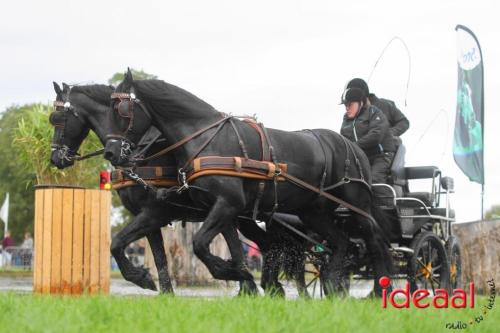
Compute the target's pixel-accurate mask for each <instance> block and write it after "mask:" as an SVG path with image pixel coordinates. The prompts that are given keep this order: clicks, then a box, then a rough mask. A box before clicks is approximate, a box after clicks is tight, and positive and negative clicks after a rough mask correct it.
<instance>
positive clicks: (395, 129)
mask: <svg viewBox="0 0 500 333" xmlns="http://www.w3.org/2000/svg"><path fill="white" fill-rule="evenodd" d="M346 88H359V89H361V90H363V92H364V93H365V96H366V97H367V99H366V103H369V104H370V105H374V106H376V107H377V108H379V109H380V110H381V111H382V112H383V113H384V116H385V117H386V118H387V121H388V122H389V130H390V132H391V134H392V136H393V137H394V141H395V145H396V148H397V147H398V146H399V145H400V144H401V138H400V136H401V135H402V134H403V133H404V132H406V131H407V130H408V128H409V127H410V122H409V121H408V119H407V118H406V116H405V115H404V114H403V112H401V110H399V109H398V108H397V106H396V104H395V103H394V102H393V101H391V100H388V99H385V98H379V97H377V96H376V95H375V94H373V93H370V89H369V88H368V84H367V83H366V82H365V80H363V79H360V78H354V79H352V80H351V81H349V82H348V83H347V85H346Z"/></svg>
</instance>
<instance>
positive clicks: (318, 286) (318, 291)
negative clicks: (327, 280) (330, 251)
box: [305, 253, 323, 298]
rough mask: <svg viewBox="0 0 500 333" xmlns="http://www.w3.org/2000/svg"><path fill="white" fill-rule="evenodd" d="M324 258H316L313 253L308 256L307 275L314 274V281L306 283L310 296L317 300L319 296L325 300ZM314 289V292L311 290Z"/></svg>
mask: <svg viewBox="0 0 500 333" xmlns="http://www.w3.org/2000/svg"><path fill="white" fill-rule="evenodd" d="M322 261H323V257H322V256H316V255H315V254H312V253H307V254H306V265H305V267H306V269H305V273H309V274H312V279H311V280H310V281H308V282H307V281H306V289H307V290H308V293H309V296H311V297H312V298H315V297H316V295H319V298H323V279H322V278H321V265H322ZM310 287H312V290H311V288H310Z"/></svg>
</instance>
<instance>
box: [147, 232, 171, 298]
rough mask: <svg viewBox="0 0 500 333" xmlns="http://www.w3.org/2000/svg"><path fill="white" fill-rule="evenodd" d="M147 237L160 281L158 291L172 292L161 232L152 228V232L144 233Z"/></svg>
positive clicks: (163, 292) (162, 292)
mask: <svg viewBox="0 0 500 333" xmlns="http://www.w3.org/2000/svg"><path fill="white" fill-rule="evenodd" d="M146 237H147V238H148V242H149V246H150V247H151V252H152V253H153V259H154V261H155V266H156V269H157V271H158V280H159V283H160V293H161V294H173V293H174V289H173V288H172V280H171V279H170V275H169V273H168V261H167V256H166V255H165V247H164V245H163V235H162V234H161V229H157V230H154V231H153V232H151V233H149V234H147V235H146Z"/></svg>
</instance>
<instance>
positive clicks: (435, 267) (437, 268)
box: [432, 264, 441, 274]
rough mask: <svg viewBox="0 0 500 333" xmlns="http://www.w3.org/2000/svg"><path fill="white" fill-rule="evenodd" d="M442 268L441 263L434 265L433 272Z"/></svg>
mask: <svg viewBox="0 0 500 333" xmlns="http://www.w3.org/2000/svg"><path fill="white" fill-rule="evenodd" d="M440 268H441V264H439V265H437V266H434V267H432V274H434V272H435V271H437V270H439V269H440Z"/></svg>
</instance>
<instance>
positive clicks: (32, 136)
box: [13, 104, 109, 187]
mask: <svg viewBox="0 0 500 333" xmlns="http://www.w3.org/2000/svg"><path fill="white" fill-rule="evenodd" d="M52 110H53V108H52V106H51V105H44V104H35V105H33V106H32V108H31V109H30V110H27V111H25V112H24V113H23V114H22V115H21V116H20V119H19V121H18V126H17V128H16V129H15V130H14V132H13V146H14V148H15V149H16V151H17V156H16V159H17V161H18V164H19V167H20V168H22V169H23V170H24V171H25V172H26V173H29V174H32V175H34V177H32V178H30V180H28V184H27V185H29V184H30V183H31V182H34V183H35V185H40V184H57V185H68V186H85V187H96V186H97V185H98V184H99V171H100V170H103V169H108V168H109V164H108V162H107V161H106V160H104V159H103V158H102V157H101V156H97V157H93V158H90V159H87V160H84V161H76V162H75V164H74V165H73V166H71V167H68V168H66V169H64V170H58V169H57V168H55V167H54V166H52V164H51V163H50V154H51V143H52V137H53V133H54V127H53V126H52V125H51V124H50V123H49V114H50V112H52ZM100 148H102V145H101V143H100V142H99V140H98V138H97V136H96V135H95V134H94V133H93V132H91V133H90V134H89V136H88V137H87V138H86V139H85V140H84V142H83V144H82V146H81V148H80V150H79V152H80V154H82V155H84V154H87V153H90V152H93V151H96V150H98V149H100Z"/></svg>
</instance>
